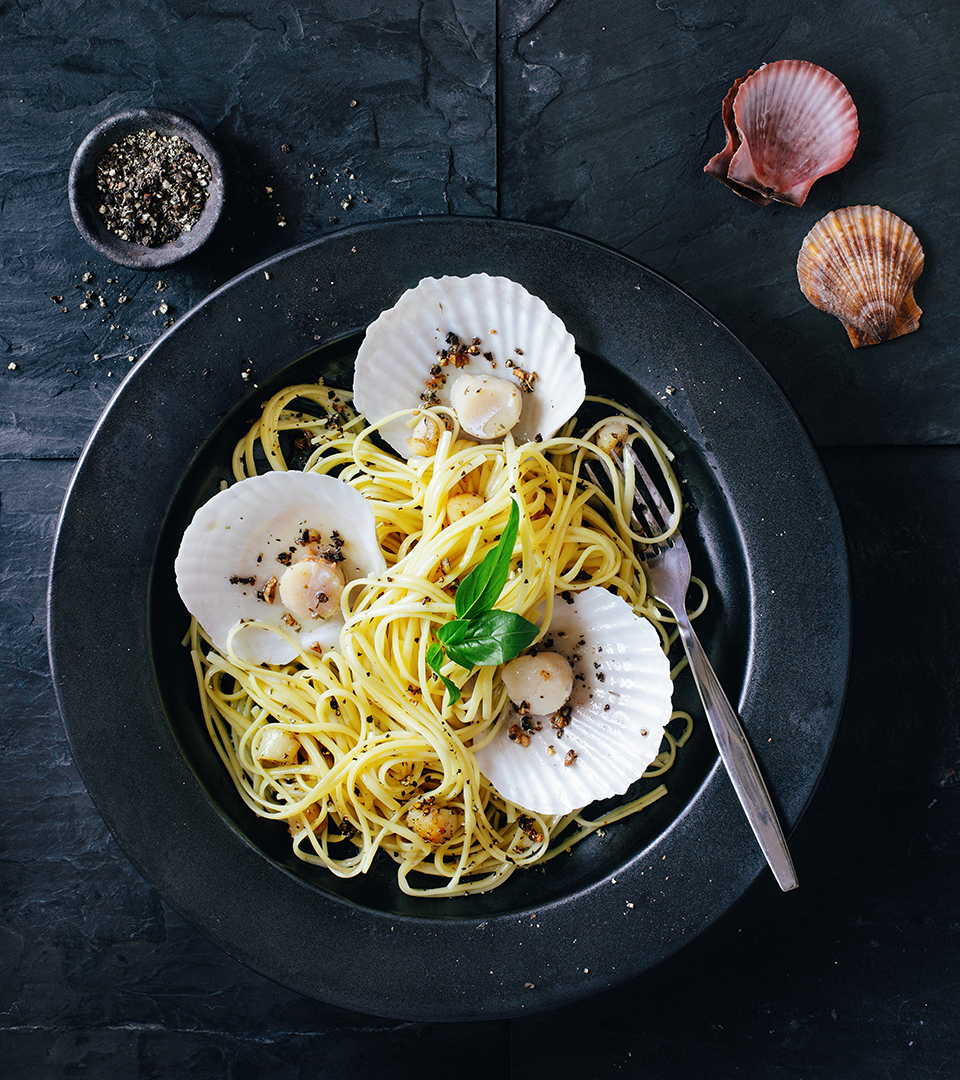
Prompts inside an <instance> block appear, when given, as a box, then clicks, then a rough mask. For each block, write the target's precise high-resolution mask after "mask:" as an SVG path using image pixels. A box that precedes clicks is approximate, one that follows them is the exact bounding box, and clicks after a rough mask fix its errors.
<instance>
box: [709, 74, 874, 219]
mask: <svg viewBox="0 0 960 1080" xmlns="http://www.w3.org/2000/svg"><path fill="white" fill-rule="evenodd" d="M722 115H723V123H724V127H725V129H726V132H727V143H726V145H725V146H724V148H723V150H721V151H720V153H719V154H715V155H714V156H713V157H712V158H711V159H710V161H708V162H707V164H706V166H704V171H705V172H708V173H710V174H711V175H712V176H715V177H716V178H717V179H718V180H720V181H722V182H723V183H725V184H727V185H728V186H729V187H731V188H733V190H734V191H736V192H737V194H738V195H742V196H743V197H744V198H747V199H750V200H751V201H753V202H756V203H759V204H760V205H761V206H765V205H767V203H769V202H770V201H771V200H776V201H777V202H782V203H786V204H787V205H789V206H802V205H803V203H804V200H805V199H806V197H807V194H808V193H809V191H810V188H811V187H812V186H813V184H814V182H815V181H816V180H818V179H819V178H820V177H821V176H826V175H827V174H828V173H832V172H836V171H837V169H840V168H842V167H843V166H844V165H846V163H847V162H848V161H849V160H850V158H851V156H852V155H853V151H854V150H855V149H856V146H857V140H858V138H859V134H860V131H859V127H858V123H857V109H856V106H855V105H854V103H853V99H852V98H851V97H850V94H849V93H848V92H847V88H846V87H845V86H844V85H843V83H842V82H841V81H840V80H839V79H838V78H837V77H836V76H835V75H832V74H831V73H830V72H829V71H827V70H826V69H825V68H822V67H818V66H817V65H816V64H811V63H809V62H808V61H806V60H776V61H774V62H773V63H772V64H764V65H763V66H762V67H760V68H758V69H757V71H751V72H750V73H748V75H747V76H746V77H745V78H744V79H742V80H737V81H736V82H735V83H734V84H733V86H732V87H731V89H730V91H729V93H728V94H727V96H726V97H725V98H724V100H723V106H722Z"/></svg>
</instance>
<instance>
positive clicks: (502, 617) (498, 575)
mask: <svg viewBox="0 0 960 1080" xmlns="http://www.w3.org/2000/svg"><path fill="white" fill-rule="evenodd" d="M519 527H520V510H519V508H518V506H517V504H516V502H514V503H512V504H511V506H510V517H509V520H508V521H507V527H506V528H505V529H504V530H503V532H502V533H501V534H500V539H499V540H498V541H497V546H496V547H495V548H494V549H493V550H492V551H489V552H487V554H486V555H485V556H484V557H483V560H482V561H481V562H480V564H479V565H478V566H475V567H474V568H473V570H471V571H470V573H469V574H467V576H466V577H465V578H464V579H463V581H461V582H460V587H459V588H458V589H457V594H456V596H455V598H454V611H455V612H456V616H457V617H456V618H455V619H452V620H451V621H450V622H448V623H444V624H443V626H441V627H440V628H439V630H437V642H438V643H435V644H433V645H431V646H430V648H429V649H428V650H427V663H428V664H429V665H430V667H431V668H432V669H433V670H434V671H435V672H436V673H437V675H438V676H439V678H440V681H441V682H442V683H443V685H444V686H445V687H446V688H447V692H448V693H449V695H450V704H451V705H455V704H456V703H457V702H458V701H459V700H460V688H459V687H458V686H455V685H454V684H453V683H452V682H451V681H450V680H449V679H448V678H446V677H445V676H444V675H441V674H440V668H441V666H442V664H443V661H444V657H447V658H449V659H450V660H452V661H453V662H454V663H455V664H459V665H460V666H461V667H464V668H466V669H467V670H468V671H471V670H473V668H475V667H483V666H484V665H487V664H505V663H507V661H508V660H512V659H513V658H514V657H515V656H519V654H520V653H521V652H523V650H524V649H525V648H526V647H527V646H528V645H529V644H531V642H532V641H533V640H534V638H535V637H536V636H537V634H539V633H540V628H539V627H538V626H537V625H536V624H535V623H532V622H530V621H529V620H527V619H525V618H524V617H523V616H522V615H517V614H516V612H513V611H501V610H500V609H499V608H495V607H494V606H493V605H494V604H495V603H496V602H497V601H498V600H499V599H500V593H501V592H503V587H504V585H505V584H506V583H507V576H508V575H509V573H510V559H511V557H512V555H513V545H514V544H515V543H516V539H517V531H518V529H519Z"/></svg>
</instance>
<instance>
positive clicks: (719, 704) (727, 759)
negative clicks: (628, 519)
mask: <svg viewBox="0 0 960 1080" xmlns="http://www.w3.org/2000/svg"><path fill="white" fill-rule="evenodd" d="M624 452H625V454H626V456H627V457H628V459H629V461H630V464H631V466H632V468H633V471H634V476H635V479H636V478H637V477H638V478H639V480H640V481H641V482H642V485H643V487H644V488H646V492H647V499H644V497H643V493H642V492H641V486H640V484H639V483H637V484H635V488H634V498H633V502H634V508H635V512H634V513H633V515H632V517H633V521H634V524H635V525H636V526H637V528H638V530H639V531H640V532H642V533H644V534H645V535H647V536H658V535H659V534H661V533H662V532H663V531H664V528H665V526H666V524H667V522H668V521H669V520H670V511H669V508H668V507H667V505H666V503H665V502H664V500H663V497H662V496H661V494H660V492H659V491H658V490H657V487H656V484H654V482H653V481H652V479H651V478H650V475H649V473H648V472H647V470H646V468H645V467H644V465H643V463H642V462H641V461H640V459H639V458H638V457H637V455H636V453H635V452H634V450H633V448H632V447H631V446H630V445H629V444H628V445H626V446H625V447H624ZM613 457H614V460H615V462H616V464H617V466H618V467H619V468H620V470H621V472H622V471H623V470H624V463H623V462H622V461H621V460H620V459H619V458H618V457H617V456H616V454H614V455H613ZM651 504H652V506H651ZM654 509H655V510H656V514H658V515H659V516H660V519H661V520H660V521H658V520H657V517H656V515H655V514H654V513H653V510H654ZM637 513H639V515H640V516H641V517H642V518H643V522H641V521H640V520H639V519H638V517H637ZM644 523H645V524H644ZM641 548H642V550H641V551H640V555H641V558H642V559H643V563H644V567H645V569H646V573H647V579H648V581H649V583H650V591H651V592H652V594H653V596H654V598H655V599H656V600H658V601H659V602H660V603H661V604H663V605H664V606H665V607H667V608H668V609H669V610H670V612H671V614H672V615H673V616H674V618H675V619H676V622H677V628H678V630H679V632H680V640H681V641H682V642H683V648H684V651H685V652H686V654H687V659H688V660H689V662H690V670H691V671H692V672H693V678H694V681H695V682H696V684H697V690H698V691H699V693H700V700H701V701H702V702H703V708H704V710H705V712H706V714H707V722H708V723H709V725H710V730H711V731H712V732H713V736H714V739H715V740H716V743H717V748H718V750H719V751H720V758H721V760H722V761H723V764H724V765H725V766H726V769H727V773H728V774H729V776H730V779H731V781H732V782H733V787H734V790H735V791H736V793H737V797H738V798H739V799H740V804H741V805H742V806H743V809H744V812H745V813H746V815H747V820H748V821H749V822H750V826H751V828H752V829H753V832H754V835H755V836H756V838H757V841H758V842H759V844H760V848H761V850H762V851H763V854H764V855H765V856H766V859H767V862H768V863H769V865H770V869H771V870H772V871H773V874H774V877H775V878H776V879H777V883H778V884H779V886H780V888H781V889H783V891H784V892H787V891H789V890H790V889H795V888H796V887H797V875H796V872H795V870H794V868H793V860H792V859H791V858H790V851H789V850H788V848H787V842H786V840H785V839H784V835H783V830H782V829H781V828H780V822H779V821H778V820H777V814H776V810H775V809H774V807H773V802H772V801H771V799H770V793H769V792H768V791H767V785H766V784H765V783H764V780H763V776H762V775H761V773H760V769H759V767H758V765H757V760H756V758H755V757H754V755H753V750H752V749H751V748H750V743H749V741H748V740H747V736H746V733H745V732H744V730H743V727H742V725H741V723H740V719H739V717H738V716H737V713H736V710H735V709H734V708H733V706H732V705H731V704H730V701H729V700H728V698H727V695H726V694H725V693H724V691H723V687H722V686H721V685H720V680H719V679H718V678H717V676H716V674H715V672H714V670H713V667H712V666H711V664H710V661H709V660H708V659H707V655H706V653H705V652H704V650H703V646H702V645H701V644H700V640H699V638H698V637H697V635H696V633H695V632H694V629H693V627H692V626H691V624H690V619H689V618H688V616H687V607H686V598H687V589H688V588H689V586H690V553H689V551H688V550H687V545H686V544H685V543H684V541H683V537H682V536H681V535H680V533H679V532H675V533H674V534H673V536H672V537H670V539H669V540H667V541H664V543H662V544H656V545H650V547H649V549H648V548H647V545H641Z"/></svg>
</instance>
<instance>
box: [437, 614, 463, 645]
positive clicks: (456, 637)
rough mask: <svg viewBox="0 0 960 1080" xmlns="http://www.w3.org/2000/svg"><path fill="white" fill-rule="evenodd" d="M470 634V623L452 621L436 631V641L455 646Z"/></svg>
mask: <svg viewBox="0 0 960 1080" xmlns="http://www.w3.org/2000/svg"><path fill="white" fill-rule="evenodd" d="M469 633H470V623H469V622H468V621H467V620H466V619H453V620H452V621H451V622H446V623H444V624H443V626H441V627H439V628H438V630H437V640H438V641H442V642H443V644H444V645H448V646H449V645H456V644H457V642H458V641H463V639H464V638H465V637H466V636H467V635H468V634H469Z"/></svg>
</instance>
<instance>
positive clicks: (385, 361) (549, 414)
mask: <svg viewBox="0 0 960 1080" xmlns="http://www.w3.org/2000/svg"><path fill="white" fill-rule="evenodd" d="M451 334H452V335H455V337H456V338H457V339H458V340H459V341H460V342H462V343H463V345H464V346H470V345H471V344H472V343H474V342H475V341H477V354H476V355H473V356H471V357H470V360H469V363H468V364H467V365H466V366H465V367H463V368H461V369H460V370H463V371H466V372H468V373H470V374H490V375H496V376H499V377H501V378H505V379H511V380H515V381H516V382H518V383H519V384H520V386H521V388H523V389H524V390H525V391H526V386H527V385H528V384H529V380H530V378H531V377H532V376H534V375H535V378H534V379H533V383H532V390H531V391H530V392H525V393H524V397H523V408H522V411H521V415H520V420H519V422H518V423H517V425H516V427H515V428H514V429H513V435H514V438H515V439H516V440H517V441H518V442H523V441H529V440H532V439H534V438H536V436H537V435H540V436H542V437H543V438H548V437H550V436H551V435H553V434H554V433H555V432H556V431H557V430H558V429H559V428H560V427H561V425H562V424H564V423H565V422H566V421H567V420H569V419H570V417H571V416H573V414H574V413H575V412H576V411H577V409H578V408H579V407H580V405H581V403H582V402H583V398H584V394H585V385H584V378H583V369H582V367H581V365H580V358H579V357H578V356H577V353H576V346H575V343H574V340H573V337H572V336H571V335H570V334H569V333H568V332H567V329H566V327H565V326H564V325H563V322H562V321H561V320H560V319H559V318H558V317H557V316H556V315H554V314H553V312H551V311H550V309H549V308H548V307H547V305H546V304H545V303H544V302H543V301H542V300H541V299H539V298H538V297H536V296H533V295H532V294H531V293H529V292H528V291H527V290H526V289H525V288H524V287H523V286H522V285H519V284H517V282H515V281H511V280H510V279H509V278H505V277H491V276H489V275H488V274H472V275H470V276H469V277H442V278H424V279H423V280H422V281H421V282H420V283H419V284H418V285H417V286H415V287H414V288H412V289H408V290H407V291H406V292H405V293H404V294H403V295H402V296H401V297H400V299H399V300H398V301H397V303H396V304H395V305H394V306H393V307H392V308H389V309H388V310H387V311H384V312H383V313H382V314H381V315H380V316H379V317H378V318H377V319H375V320H374V321H373V322H372V323H371V324H370V326H369V327H368V328H367V332H366V334H365V336H364V339H363V343H362V344H361V346H360V350H359V352H358V354H357V362H356V373H355V375H354V383H353V390H354V399H355V404H356V407H357V409H358V410H359V411H360V412H361V413H362V414H363V415H364V416H365V417H366V419H367V420H369V421H370V423H373V424H378V423H380V421H381V420H383V419H384V417H387V416H390V415H392V414H393V413H395V412H399V411H401V410H404V409H416V408H418V407H419V406H420V405H422V404H423V402H424V401H425V400H428V398H426V397H425V396H424V395H425V394H427V395H429V394H430V389H428V384H434V383H437V382H439V383H440V385H438V386H437V387H436V391H435V393H436V397H435V401H436V403H439V404H444V405H449V404H450V386H449V384H450V383H451V382H452V381H453V379H452V378H447V375H448V374H449V375H453V374H455V373H456V369H454V368H453V366H452V365H449V366H448V367H445V368H444V370H443V374H442V375H441V376H440V378H439V380H437V379H435V378H434V377H433V376H432V375H431V371H432V369H434V368H435V366H436V365H437V363H438V353H440V351H441V350H444V349H448V348H449V335H451ZM477 339H479V340H477ZM380 433H381V434H382V436H383V437H384V439H386V441H387V442H388V443H390V445H391V446H392V447H393V448H394V449H395V450H396V451H397V452H398V453H399V454H401V455H402V456H403V457H407V455H408V449H407V439H408V438H409V437H410V433H411V428H410V426H409V418H408V417H400V418H399V419H396V420H390V421H388V422H387V423H385V424H384V425H383V426H382V427H381V428H380Z"/></svg>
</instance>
